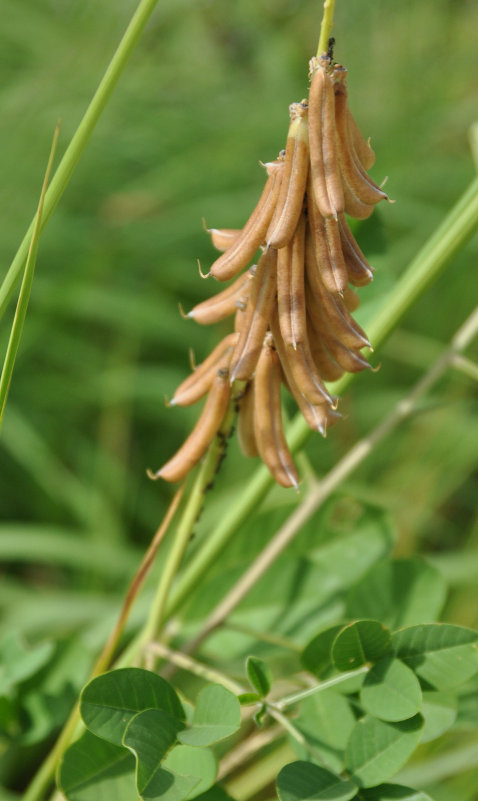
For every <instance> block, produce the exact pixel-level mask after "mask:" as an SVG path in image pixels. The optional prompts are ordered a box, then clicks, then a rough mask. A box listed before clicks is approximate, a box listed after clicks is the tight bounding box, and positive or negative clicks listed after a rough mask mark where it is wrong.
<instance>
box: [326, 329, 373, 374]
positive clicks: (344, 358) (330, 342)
mask: <svg viewBox="0 0 478 801" xmlns="http://www.w3.org/2000/svg"><path fill="white" fill-rule="evenodd" d="M322 340H323V343H324V345H325V347H326V348H327V350H328V351H329V353H330V355H331V356H332V357H333V358H334V359H335V361H336V362H337V364H339V365H340V366H341V367H343V369H344V370H346V371H347V372H348V373H359V372H360V371H361V370H370V368H371V365H370V364H369V363H368V361H367V360H366V359H364V357H363V356H362V355H361V354H360V352H359V351H358V350H354V349H352V348H347V347H346V346H345V345H344V344H343V343H342V342H340V340H338V339H337V338H336V337H334V336H331V335H325V336H323V337H322Z"/></svg>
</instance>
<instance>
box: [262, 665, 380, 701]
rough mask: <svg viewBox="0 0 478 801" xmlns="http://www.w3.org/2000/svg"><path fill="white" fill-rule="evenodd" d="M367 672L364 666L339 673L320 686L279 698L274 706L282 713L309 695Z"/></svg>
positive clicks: (366, 667) (367, 668) (367, 667)
mask: <svg viewBox="0 0 478 801" xmlns="http://www.w3.org/2000/svg"><path fill="white" fill-rule="evenodd" d="M369 670H370V668H369V666H368V665H364V666H363V667H361V668H358V669H357V670H348V671H347V672H345V673H341V674H340V675H339V676H334V677H333V678H332V679H327V681H322V682H321V683H320V684H316V685H315V687H308V688H307V689H306V690H300V691H299V692H297V693H293V694H292V695H286V696H285V698H281V699H280V700H279V701H274V706H275V707H276V708H277V709H278V710H279V711H282V710H283V709H287V707H288V706H292V705H293V704H297V703H299V701H303V700H304V698H309V697H310V696H311V695H316V694H317V693H320V692H322V691H323V690H329V689H330V687H335V686H336V685H337V684H342V682H344V681H348V680H349V679H352V678H354V677H355V676H360V675H361V674H362V673H368V671H369Z"/></svg>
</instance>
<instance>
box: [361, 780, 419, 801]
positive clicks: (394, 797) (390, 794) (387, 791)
mask: <svg viewBox="0 0 478 801" xmlns="http://www.w3.org/2000/svg"><path fill="white" fill-rule="evenodd" d="M357 801H432V799H431V798H430V796H429V795H427V794H426V793H423V792H422V791H421V790H412V789H411V787H404V786H403V785H401V784H380V785H379V786H378V787H371V788H370V790H360V792H359V794H358V795H357Z"/></svg>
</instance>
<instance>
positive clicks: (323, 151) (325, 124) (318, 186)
mask: <svg viewBox="0 0 478 801" xmlns="http://www.w3.org/2000/svg"><path fill="white" fill-rule="evenodd" d="M329 67H330V59H328V58H320V59H312V60H311V62H310V71H311V75H312V81H311V84H310V91H309V147H310V172H311V176H312V190H313V196H314V198H315V202H316V204H317V207H318V209H319V211H320V213H321V215H322V216H323V217H337V214H338V213H339V212H341V211H343V210H344V195H343V190H342V181H341V177H340V169H339V161H338V156H337V149H336V134H335V95H334V84H333V82H332V78H331V76H330V75H329V72H328V69H329Z"/></svg>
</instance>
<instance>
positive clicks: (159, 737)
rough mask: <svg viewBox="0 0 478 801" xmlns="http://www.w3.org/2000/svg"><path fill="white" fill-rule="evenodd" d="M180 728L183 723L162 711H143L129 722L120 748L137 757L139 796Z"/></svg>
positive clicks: (147, 785) (173, 742)
mask: <svg viewBox="0 0 478 801" xmlns="http://www.w3.org/2000/svg"><path fill="white" fill-rule="evenodd" d="M182 726H183V723H182V721H180V720H178V718H173V717H172V716H171V715H169V714H168V712H164V710H162V709H146V710H145V711H144V712H139V713H138V714H137V715H135V717H134V718H132V719H131V720H130V721H129V723H128V726H127V727H126V730H125V733H124V735H123V745H125V746H126V747H127V748H129V749H130V751H132V752H133V753H134V754H135V756H136V759H137V764H136V786H137V788H138V792H139V793H140V795H142V794H143V792H145V791H146V789H147V788H148V787H149V785H150V783H151V781H152V779H153V778H154V776H155V774H156V773H157V772H158V770H160V767H159V766H160V763H161V761H162V760H163V759H164V757H165V756H166V754H167V753H168V751H170V749H171V748H172V747H173V746H174V745H175V744H176V740H177V733H178V731H180V730H181V728H182ZM146 794H147V795H149V794H148V793H146Z"/></svg>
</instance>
